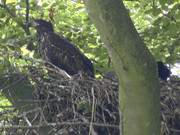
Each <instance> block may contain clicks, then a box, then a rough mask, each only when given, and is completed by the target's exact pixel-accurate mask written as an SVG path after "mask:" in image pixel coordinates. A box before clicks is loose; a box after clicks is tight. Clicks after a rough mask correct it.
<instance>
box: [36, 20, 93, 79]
mask: <svg viewBox="0 0 180 135" xmlns="http://www.w3.org/2000/svg"><path fill="white" fill-rule="evenodd" d="M33 26H34V27H35V28H36V30H37V36H38V42H39V52H40V55H41V57H42V58H43V59H44V60H45V61H48V62H51V63H52V64H53V65H55V66H57V67H59V68H60V69H62V70H64V71H66V72H67V73H68V74H69V75H74V74H78V73H79V72H81V73H83V74H85V75H87V76H91V77H94V69H93V64H92V63H91V61H90V60H89V59H88V58H87V57H86V56H85V55H83V54H82V53H81V52H80V50H79V49H78V48H77V47H75V46H74V45H73V44H71V43H70V42H69V41H68V40H66V39H64V38H63V37H60V36H59V35H57V34H56V33H54V30H53V26H52V24H51V23H50V22H47V21H45V20H42V19H36V20H34V22H33Z"/></svg>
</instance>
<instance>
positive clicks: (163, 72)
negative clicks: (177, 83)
mask: <svg viewBox="0 0 180 135" xmlns="http://www.w3.org/2000/svg"><path fill="white" fill-rule="evenodd" d="M157 66H158V73H159V78H161V79H162V80H164V81H167V78H168V77H170V75H171V71H170V70H169V68H168V67H167V66H166V65H164V64H163V62H162V61H158V62H157Z"/></svg>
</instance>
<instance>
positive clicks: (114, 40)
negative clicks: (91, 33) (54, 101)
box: [85, 0, 160, 135]
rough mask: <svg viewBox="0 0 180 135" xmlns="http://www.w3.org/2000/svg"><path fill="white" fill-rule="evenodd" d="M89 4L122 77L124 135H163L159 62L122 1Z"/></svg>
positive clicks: (102, 0)
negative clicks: (147, 46)
mask: <svg viewBox="0 0 180 135" xmlns="http://www.w3.org/2000/svg"><path fill="white" fill-rule="evenodd" d="M85 4H86V7H87V11H88V13H89V16H90V18H91V20H92V21H93V23H94V24H95V26H96V27H97V29H98V31H99V33H100V36H101V39H102V41H103V42H104V44H105V47H106V48H107V49H108V52H109V55H110V57H111V59H112V62H113V65H114V69H115V71H116V73H117V75H118V78H119V82H120V89H119V97H120V112H121V123H120V130H121V131H120V132H121V135H160V92H159V81H158V75H157V69H156V62H155V60H154V58H153V56H152V55H151V53H150V52H149V50H148V49H147V48H146V46H145V45H144V43H143V41H142V40H141V38H140V36H139V34H138V33H137V31H136V29H135V27H134V25H133V23H132V21H131V19H130V17H129V15H128V12H127V10H126V8H125V7H124V5H123V2H122V0H86V1H85Z"/></svg>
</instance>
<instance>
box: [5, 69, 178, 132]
mask: <svg viewBox="0 0 180 135" xmlns="http://www.w3.org/2000/svg"><path fill="white" fill-rule="evenodd" d="M45 71H48V72H45ZM28 77H29V79H30V80H31V82H32V83H33V85H34V92H33V97H34V99H33V101H34V103H35V105H36V106H35V107H34V108H33V109H31V110H30V111H24V112H23V113H22V112H20V113H21V115H18V116H16V121H18V122H15V124H16V125H19V127H13V126H12V129H11V130H10V131H9V132H11V133H12V131H13V133H15V134H16V135H17V134H25V133H27V134H34V135H36V134H42V133H41V132H42V131H41V130H40V129H43V130H44V128H46V129H48V130H49V132H48V133H49V134H52V135H88V134H93V135H118V134H119V121H120V117H119V110H118V109H119V103H118V102H119V100H118V82H117V81H116V79H109V78H103V79H99V80H97V79H93V78H83V77H82V76H81V75H80V74H79V75H75V76H72V77H70V76H68V75H67V74H66V73H65V72H64V71H62V70H59V69H56V68H54V67H52V66H46V70H44V68H42V69H41V68H35V67H29V73H28ZM160 85H161V120H162V122H161V123H162V127H161V135H178V134H180V131H179V130H180V122H179V120H180V111H179V109H180V104H179V100H180V98H179V97H180V96H179V95H180V81H179V79H178V78H176V77H171V78H170V80H169V81H168V82H162V81H160ZM22 114H23V115H22ZM17 119H18V120H17ZM20 121H21V122H20ZM22 121H23V122H22ZM13 122H14V121H13ZM22 123H23V124H22ZM21 125H23V126H21ZM26 125H27V126H26Z"/></svg>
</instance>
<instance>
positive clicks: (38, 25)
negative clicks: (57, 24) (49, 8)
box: [31, 19, 54, 33]
mask: <svg viewBox="0 0 180 135" xmlns="http://www.w3.org/2000/svg"><path fill="white" fill-rule="evenodd" d="M31 25H32V27H35V29H36V30H37V32H38V33H43V32H53V31H54V30H53V25H52V24H51V23H50V22H48V21H45V20H42V19H35V20H34V21H33V22H32V23H31Z"/></svg>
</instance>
